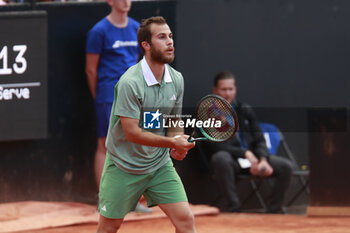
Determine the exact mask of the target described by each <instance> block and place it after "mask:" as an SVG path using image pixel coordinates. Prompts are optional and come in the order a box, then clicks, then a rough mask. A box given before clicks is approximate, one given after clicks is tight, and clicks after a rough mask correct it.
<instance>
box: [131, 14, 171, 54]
mask: <svg viewBox="0 0 350 233" xmlns="http://www.w3.org/2000/svg"><path fill="white" fill-rule="evenodd" d="M152 23H155V24H160V25H162V24H166V21H165V19H164V18H163V17H162V16H153V17H150V18H148V19H144V20H142V22H141V24H140V27H139V29H138V30H137V42H138V43H139V46H140V48H141V50H142V52H143V53H145V49H144V48H143V47H142V45H141V43H142V42H143V41H147V42H148V43H150V44H151V39H152V33H151V29H150V28H151V27H150V26H151V24H152Z"/></svg>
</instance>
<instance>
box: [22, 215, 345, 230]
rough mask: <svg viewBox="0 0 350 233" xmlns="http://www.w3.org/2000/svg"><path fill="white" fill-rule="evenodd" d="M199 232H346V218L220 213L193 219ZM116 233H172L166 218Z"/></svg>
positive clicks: (131, 225)
mask: <svg viewBox="0 0 350 233" xmlns="http://www.w3.org/2000/svg"><path fill="white" fill-rule="evenodd" d="M96 226H97V225H96V224H89V225H78V226H70V227H61V228H55V229H46V230H38V231H22V233H34V232H36V233H68V232H69V233H70V232H80V233H91V232H95V230H96ZM196 227H197V231H198V232H199V233H209V232H210V233H213V232H215V233H220V232H240V233H253V232H266V233H267V232H269V233H275V232H276V233H277V232H279V233H280V232H282V233H287V232H288V233H292V232H293V233H294V232H298V233H299V232H303V233H304V232H305V233H313V232H315V233H347V232H350V218H326V217H317V218H316V217H306V216H296V215H263V214H220V215H217V216H199V217H196ZM119 232H122V233H141V232H142V233H158V232H159V233H160V232H162V233H163V232H174V228H173V227H172V225H171V223H170V221H169V220H168V219H153V220H143V221H136V222H126V223H124V225H122V227H121V229H120V231H119Z"/></svg>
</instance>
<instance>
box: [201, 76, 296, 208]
mask: <svg viewBox="0 0 350 233" xmlns="http://www.w3.org/2000/svg"><path fill="white" fill-rule="evenodd" d="M213 93H214V94H216V95H219V96H221V97H223V98H224V99H226V100H227V101H228V102H229V103H231V104H232V107H233V108H234V109H235V111H236V113H237V116H238V121H239V131H238V132H237V134H236V135H235V136H234V137H233V138H231V139H230V140H228V141H227V142H224V143H210V142H208V143H205V144H204V145H203V147H204V148H205V149H206V150H205V151H206V152H207V156H209V162H210V167H211V169H212V170H213V172H214V177H215V180H216V182H217V184H218V186H219V192H220V194H221V197H222V198H223V201H224V203H225V204H224V206H223V207H222V210H223V211H226V212H240V211H241V204H240V201H239V198H238V193H237V188H236V176H237V174H250V175H253V176H258V175H259V176H265V177H269V176H273V177H276V182H275V183H274V185H273V188H272V190H271V195H270V197H269V205H268V208H267V210H266V212H268V213H281V212H282V205H283V201H284V198H285V195H286V192H287V190H288V187H289V185H290V181H291V177H292V164H291V163H290V161H289V160H287V159H285V158H282V157H280V156H274V155H270V154H269V151H268V149H267V147H266V143H265V139H264V136H263V133H262V131H261V129H260V126H259V122H258V120H257V118H256V116H255V112H254V110H253V108H252V107H251V106H249V105H248V104H245V103H241V102H239V101H237V100H236V93H237V88H236V81H235V78H234V76H233V75H232V74H231V73H229V72H220V73H218V74H217V75H216V76H215V79H214V87H213ZM238 158H244V159H247V160H248V161H249V163H250V167H248V168H242V167H241V166H240V164H239V162H238V161H237V159H238ZM249 163H248V164H249Z"/></svg>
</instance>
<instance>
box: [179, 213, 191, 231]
mask: <svg viewBox="0 0 350 233" xmlns="http://www.w3.org/2000/svg"><path fill="white" fill-rule="evenodd" d="M177 222H178V223H180V226H178V227H179V228H181V229H182V230H186V229H188V230H190V229H193V228H194V215H193V213H192V212H191V211H188V212H186V213H184V214H181V216H178V218H177Z"/></svg>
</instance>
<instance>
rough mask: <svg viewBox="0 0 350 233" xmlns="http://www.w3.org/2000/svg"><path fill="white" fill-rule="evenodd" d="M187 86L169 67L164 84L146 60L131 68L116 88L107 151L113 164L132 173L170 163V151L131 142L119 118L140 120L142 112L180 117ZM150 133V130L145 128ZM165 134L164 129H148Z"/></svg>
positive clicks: (145, 172)
mask: <svg viewBox="0 0 350 233" xmlns="http://www.w3.org/2000/svg"><path fill="white" fill-rule="evenodd" d="M183 90H184V83H183V77H182V75H181V73H179V72H178V71H176V70H175V69H173V68H172V67H170V66H169V65H166V68H165V73H164V77H163V81H162V83H158V82H157V80H156V79H155V77H154V75H153V73H152V71H151V69H150V67H149V66H148V64H147V62H146V59H145V58H143V59H142V60H141V61H140V62H139V63H137V64H136V65H134V66H132V67H130V68H129V69H128V70H127V71H126V72H125V73H124V75H123V76H122V77H121V78H120V80H119V82H118V83H117V85H116V86H115V88H114V101H113V107H112V112H111V117H110V124H109V129H108V135H107V140H106V148H107V151H108V153H109V154H111V155H112V156H111V157H112V159H113V161H114V163H115V164H116V165H117V166H118V167H119V168H120V169H122V170H124V171H125V172H128V173H131V174H147V173H150V172H153V171H155V170H157V169H159V168H160V167H162V166H163V165H165V164H166V163H167V162H168V161H169V160H170V156H169V149H168V148H161V147H152V146H144V145H140V144H136V143H133V142H129V141H128V140H127V139H126V137H125V134H124V131H123V129H122V125H121V121H120V116H123V117H129V118H133V119H138V120H139V126H140V127H142V125H143V114H144V113H143V112H144V111H149V112H157V110H159V113H162V114H166V115H175V114H181V108H182V99H183ZM145 130H148V129H145ZM149 131H150V132H152V133H155V134H159V135H163V136H164V135H165V133H166V132H165V129H163V128H162V127H161V129H157V130H149Z"/></svg>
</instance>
